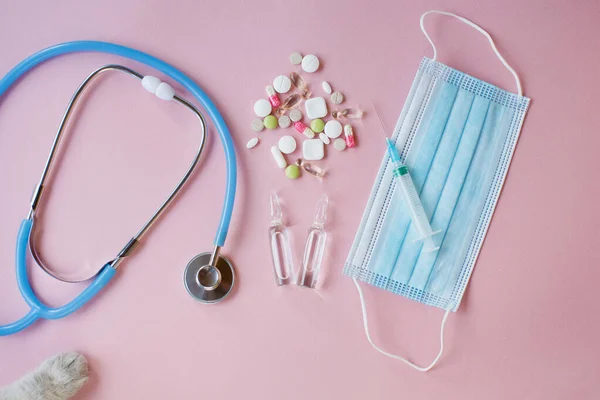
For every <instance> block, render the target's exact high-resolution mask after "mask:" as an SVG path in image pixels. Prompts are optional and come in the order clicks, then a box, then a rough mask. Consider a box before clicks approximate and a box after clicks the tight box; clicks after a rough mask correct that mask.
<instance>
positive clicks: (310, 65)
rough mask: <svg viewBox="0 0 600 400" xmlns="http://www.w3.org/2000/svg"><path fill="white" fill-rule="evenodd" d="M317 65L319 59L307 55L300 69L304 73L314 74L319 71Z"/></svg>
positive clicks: (312, 55)
mask: <svg viewBox="0 0 600 400" xmlns="http://www.w3.org/2000/svg"><path fill="white" fill-rule="evenodd" d="M319 64H320V62H319V59H318V58H317V56H315V55H314V54H308V55H306V56H304V58H303V59H302V69H303V70H304V72H308V73H312V72H315V71H316V70H318V69H319Z"/></svg>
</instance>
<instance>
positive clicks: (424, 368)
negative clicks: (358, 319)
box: [352, 278, 452, 372]
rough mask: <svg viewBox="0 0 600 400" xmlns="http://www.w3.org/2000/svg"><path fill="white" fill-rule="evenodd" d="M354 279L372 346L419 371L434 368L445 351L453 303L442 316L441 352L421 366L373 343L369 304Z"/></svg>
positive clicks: (366, 332)
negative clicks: (368, 317) (445, 339)
mask: <svg viewBox="0 0 600 400" xmlns="http://www.w3.org/2000/svg"><path fill="white" fill-rule="evenodd" d="M352 280H353V281H354V284H355V285H356V289H358V296H359V297H360V306H361V308H362V315H363V323H364V325H365V334H366V335H367V340H368V341H369V343H371V346H373V348H374V349H375V350H377V351H378V352H380V353H381V354H383V355H384V356H386V357H390V358H393V359H395V360H400V361H402V362H404V363H405V364H406V365H408V366H409V367H412V368H414V369H416V370H417V371H420V372H427V371H429V370H430V369H431V368H433V367H434V366H435V364H437V362H438V360H439V359H440V357H441V356H442V353H443V352H444V328H445V327H446V320H447V319H448V315H450V311H452V306H451V305H450V306H448V309H447V310H446V312H445V313H444V317H443V318H442V324H441V326H440V351H439V353H438V354H437V356H436V357H435V359H434V360H433V361H432V362H431V364H429V365H428V366H426V367H420V366H418V365H417V364H414V363H413V362H411V361H409V360H407V359H406V358H404V357H402V356H398V355H396V354H392V353H388V352H387V351H385V350H383V349H381V348H380V347H378V346H377V345H376V344H375V343H373V339H371V334H370V333H369V322H368V320H367V306H366V303H365V298H364V296H363V292H362V289H361V287H360V285H359V284H358V281H357V280H356V278H352Z"/></svg>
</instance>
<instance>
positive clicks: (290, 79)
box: [246, 52, 363, 179]
mask: <svg viewBox="0 0 600 400" xmlns="http://www.w3.org/2000/svg"><path fill="white" fill-rule="evenodd" d="M290 61H291V63H292V64H293V65H300V66H301V68H302V70H303V71H304V72H306V73H308V74H312V73H313V72H316V71H317V70H319V67H320V65H321V62H320V60H319V58H318V57H317V56H315V55H313V54H308V55H305V56H302V54H300V53H298V52H294V53H292V54H291V55H290ZM296 90H297V92H296V93H294V91H296ZM321 90H322V91H323V93H324V94H325V95H327V96H328V97H329V101H330V102H331V103H332V104H333V105H334V106H337V105H340V104H342V103H343V102H344V95H343V94H342V93H341V92H338V91H334V90H333V89H332V87H331V84H330V83H329V82H327V81H323V82H321ZM265 93H266V98H262V99H259V100H257V101H256V102H255V103H254V114H256V116H257V117H258V118H256V119H255V120H253V121H252V130H253V131H254V132H261V131H263V130H264V129H267V130H273V129H277V128H281V129H287V128H290V127H292V128H293V129H294V130H295V131H296V132H298V133H299V134H301V135H303V137H302V140H303V141H302V145H301V146H298V144H297V143H296V138H294V136H292V135H284V136H281V137H279V139H278V140H277V144H276V145H273V146H271V154H272V156H273V159H274V160H275V164H276V165H277V166H278V167H279V168H281V169H283V170H284V171H285V175H286V176H287V177H288V178H289V179H297V178H298V177H300V175H301V171H302V170H304V171H306V172H308V173H309V174H311V175H313V176H316V177H318V178H322V177H323V176H324V175H325V171H324V170H323V169H322V168H320V167H319V166H317V165H315V164H314V163H312V161H319V160H322V159H323V158H324V157H325V147H326V146H327V145H329V144H332V146H333V148H334V149H335V150H337V151H344V150H346V148H352V147H355V145H356V141H355V137H354V129H353V128H352V125H350V124H344V125H342V123H341V122H340V120H348V119H360V118H362V115H363V112H362V111H361V110H358V109H354V108H345V109H341V110H332V111H331V112H330V111H329V107H328V106H327V100H326V98H325V97H324V96H315V97H313V96H312V93H311V92H310V91H309V89H308V85H307V84H306V83H305V82H304V80H303V78H302V77H301V76H300V75H299V74H298V73H297V72H291V73H290V74H289V76H286V75H279V76H277V77H275V79H273V83H272V84H270V85H267V86H266V88H265ZM284 95H285V96H286V98H282V97H283V96H284ZM280 96H281V97H280ZM303 100H304V107H301V104H302V101H303ZM302 108H303V109H304V112H303V110H302ZM328 115H331V117H332V119H330V120H325V118H326V117H327V116H328ZM304 117H306V118H307V120H308V121H307V123H308V125H307V123H305V122H303V119H304ZM342 134H343V137H340V136H342ZM258 142H259V139H258V137H253V138H251V139H250V140H249V141H248V143H247V144H246V147H247V148H248V149H252V148H254V147H255V146H256V145H257V144H258ZM298 147H299V148H301V150H302V158H298V159H297V160H296V162H295V163H288V161H287V159H286V155H288V156H289V155H291V154H292V153H294V152H295V151H296V150H297V148H298ZM307 161H311V163H309V162H307Z"/></svg>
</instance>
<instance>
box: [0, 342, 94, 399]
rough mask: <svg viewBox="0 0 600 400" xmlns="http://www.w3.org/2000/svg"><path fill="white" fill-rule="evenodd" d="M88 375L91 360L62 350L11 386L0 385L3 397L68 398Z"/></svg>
mask: <svg viewBox="0 0 600 400" xmlns="http://www.w3.org/2000/svg"><path fill="white" fill-rule="evenodd" d="M87 379H88V363H87V360H86V359H85V357H84V356H82V355H81V354H79V353H76V352H70V353H61V354H58V355H56V356H54V357H52V358H49V359H47V360H46V361H44V362H43V363H42V364H40V366H39V367H38V368H37V369H36V370H35V371H32V372H30V373H28V374H27V375H25V376H24V377H22V378H21V379H19V380H18V381H16V382H15V383H13V384H12V385H10V386H7V387H5V388H2V389H0V400H65V399H68V398H70V397H71V396H73V395H75V393H77V392H78V391H79V389H81V387H82V386H83V384H84V383H85V382H87Z"/></svg>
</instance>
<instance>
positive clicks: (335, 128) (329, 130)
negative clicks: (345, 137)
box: [325, 120, 344, 139]
mask: <svg viewBox="0 0 600 400" xmlns="http://www.w3.org/2000/svg"><path fill="white" fill-rule="evenodd" d="M343 129H344V128H342V124H341V123H340V121H336V120H332V121H327V123H326V124H325V134H326V135H327V136H329V137H330V138H332V139H335V138H336V137H339V136H340V135H341V134H342V131H343Z"/></svg>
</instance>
